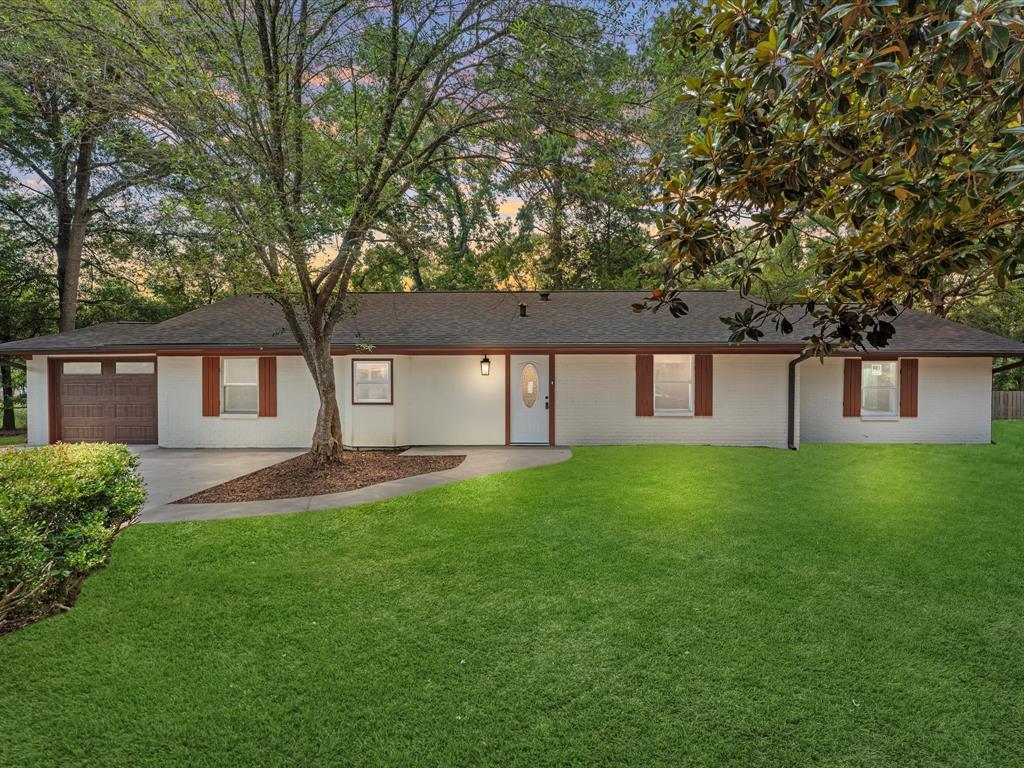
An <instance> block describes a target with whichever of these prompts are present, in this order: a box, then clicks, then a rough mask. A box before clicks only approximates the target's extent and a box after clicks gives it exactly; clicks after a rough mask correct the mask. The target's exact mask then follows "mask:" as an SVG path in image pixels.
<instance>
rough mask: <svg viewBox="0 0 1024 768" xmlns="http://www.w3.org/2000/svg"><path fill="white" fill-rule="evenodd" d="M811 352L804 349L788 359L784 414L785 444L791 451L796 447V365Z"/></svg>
mask: <svg viewBox="0 0 1024 768" xmlns="http://www.w3.org/2000/svg"><path fill="white" fill-rule="evenodd" d="M812 354H813V353H811V352H808V351H807V350H804V351H803V352H801V353H800V355H799V357H794V358H793V359H792V360H790V361H789V411H788V413H787V414H786V419H787V421H786V445H787V447H788V448H789V450H791V451H795V450H796V449H797V448H796V367H797V366H798V365H800V363H802V362H803V361H804V360H807V359H809V358H810V357H811V356H812Z"/></svg>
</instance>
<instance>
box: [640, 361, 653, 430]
mask: <svg viewBox="0 0 1024 768" xmlns="http://www.w3.org/2000/svg"><path fill="white" fill-rule="evenodd" d="M636 415H637V416H653V415H654V355H637V356H636Z"/></svg>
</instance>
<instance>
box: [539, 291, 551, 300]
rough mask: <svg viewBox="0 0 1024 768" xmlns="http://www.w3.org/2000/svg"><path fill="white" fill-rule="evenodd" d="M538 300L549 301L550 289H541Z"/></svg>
mask: <svg viewBox="0 0 1024 768" xmlns="http://www.w3.org/2000/svg"><path fill="white" fill-rule="evenodd" d="M540 300H541V301H551V291H541V292H540Z"/></svg>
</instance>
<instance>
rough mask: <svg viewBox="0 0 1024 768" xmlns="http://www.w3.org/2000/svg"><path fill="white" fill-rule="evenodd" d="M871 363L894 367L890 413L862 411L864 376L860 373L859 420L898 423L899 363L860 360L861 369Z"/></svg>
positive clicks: (894, 361) (893, 361) (897, 361)
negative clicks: (892, 364) (891, 364)
mask: <svg viewBox="0 0 1024 768" xmlns="http://www.w3.org/2000/svg"><path fill="white" fill-rule="evenodd" d="M872 363H883V364H884V363H894V364H895V365H896V375H895V377H894V378H895V380H896V383H895V384H893V385H892V389H893V397H892V407H893V411H892V413H879V412H870V411H869V412H865V410H864V390H865V389H866V387H865V386H864V374H863V372H862V373H861V380H860V420H861V421H899V420H900V361H899V360H861V361H860V364H861V368H862V369H863V366H865V365H871V364H872ZM873 389H888V387H873Z"/></svg>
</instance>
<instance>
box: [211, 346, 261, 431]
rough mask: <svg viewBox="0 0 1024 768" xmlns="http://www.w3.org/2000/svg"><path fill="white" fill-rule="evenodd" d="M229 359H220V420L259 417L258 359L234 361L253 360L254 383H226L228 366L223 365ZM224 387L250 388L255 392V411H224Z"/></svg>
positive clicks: (242, 358) (250, 358) (244, 358)
mask: <svg viewBox="0 0 1024 768" xmlns="http://www.w3.org/2000/svg"><path fill="white" fill-rule="evenodd" d="M228 359H230V358H221V365H220V417H221V418H222V419H256V418H259V415H260V360H259V358H258V357H236V358H233V359H235V360H254V361H255V362H256V381H255V382H253V383H252V384H249V383H248V382H231V383H230V384H229V383H228V382H227V380H226V377H227V371H228V366H227V365H226V364H225V363H226V361H227V360H228ZM226 387H252V388H253V389H255V390H256V410H254V411H227V410H225V409H224V406H225V403H227V396H226V395H225V393H224V389H225V388H226Z"/></svg>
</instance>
